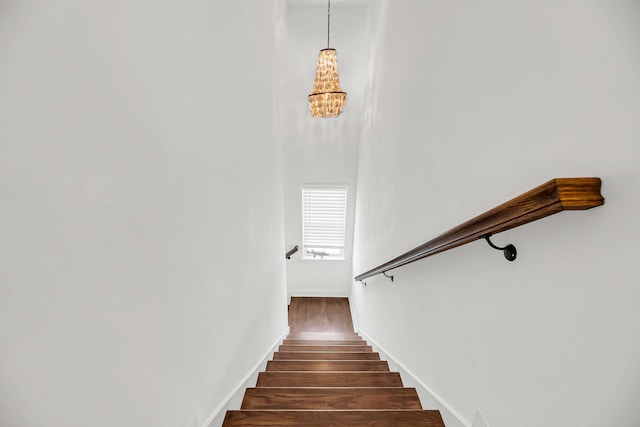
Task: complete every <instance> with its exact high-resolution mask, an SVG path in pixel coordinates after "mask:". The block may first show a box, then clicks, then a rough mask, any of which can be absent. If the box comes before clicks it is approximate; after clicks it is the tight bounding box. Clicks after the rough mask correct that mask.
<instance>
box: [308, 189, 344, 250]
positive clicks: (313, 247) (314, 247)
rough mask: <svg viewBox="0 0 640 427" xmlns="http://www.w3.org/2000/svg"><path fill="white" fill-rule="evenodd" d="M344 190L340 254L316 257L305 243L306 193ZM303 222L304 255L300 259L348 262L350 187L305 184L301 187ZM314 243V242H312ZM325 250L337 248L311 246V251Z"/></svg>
mask: <svg viewBox="0 0 640 427" xmlns="http://www.w3.org/2000/svg"><path fill="white" fill-rule="evenodd" d="M314 189H315V190H329V191H330V190H342V191H343V192H344V210H343V212H342V214H343V219H342V227H343V229H342V246H341V247H340V248H338V249H339V251H340V252H339V254H337V255H331V254H328V255H324V256H323V255H320V254H316V255H315V256H314V255H313V254H310V253H308V250H307V247H308V246H309V245H307V244H306V242H305V224H306V223H307V221H306V217H305V206H306V203H305V202H306V200H305V191H307V190H314ZM301 199H302V200H301V202H302V203H301V208H302V211H301V222H302V224H301V225H302V227H301V228H302V230H301V232H302V239H301V240H302V245H301V246H302V251H301V252H302V254H301V257H300V259H302V260H305V261H344V260H346V256H345V254H346V246H347V211H348V203H349V186H348V185H346V184H303V185H302V187H301ZM312 243H313V242H312ZM316 248H317V249H324V250H330V249H335V248H323V247H318V246H317V245H313V246H311V248H310V249H316Z"/></svg>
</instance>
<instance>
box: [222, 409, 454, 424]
mask: <svg viewBox="0 0 640 427" xmlns="http://www.w3.org/2000/svg"><path fill="white" fill-rule="evenodd" d="M224 426H225V427H258V426H280V427H327V426H358V427H444V423H443V421H442V417H441V416H440V412H438V411H415V410H414V411H229V412H227V416H226V417H225V421H224Z"/></svg>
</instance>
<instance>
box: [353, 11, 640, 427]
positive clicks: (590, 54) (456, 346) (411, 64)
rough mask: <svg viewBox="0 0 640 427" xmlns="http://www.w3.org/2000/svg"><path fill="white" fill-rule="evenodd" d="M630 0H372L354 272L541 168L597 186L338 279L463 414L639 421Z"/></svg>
mask: <svg viewBox="0 0 640 427" xmlns="http://www.w3.org/2000/svg"><path fill="white" fill-rule="evenodd" d="M639 20H640V4H639V3H638V2H637V1H632V0H628V1H625V0H616V1H610V0H594V1H590V2H584V1H578V0H567V1H562V2H557V1H543V2H539V1H536V2H533V1H531V2H508V1H484V2H475V3H474V2H422V1H409V0H403V1H393V2H389V4H388V9H387V15H386V24H385V25H386V33H385V35H384V37H383V41H384V42H383V44H382V45H381V46H380V50H379V56H380V64H379V66H378V70H377V72H378V74H377V75H376V81H377V88H378V92H377V95H376V103H375V106H374V107H375V108H374V110H373V114H372V120H371V126H370V131H369V132H368V133H367V134H366V135H365V139H364V143H363V144H364V145H363V146H362V149H361V155H360V158H359V174H358V188H357V191H358V199H357V205H356V229H355V236H354V274H357V273H361V272H363V271H365V270H368V269H369V268H371V267H374V266H375V265H377V264H379V263H381V262H383V261H386V260H388V259H390V258H392V257H394V256H396V255H398V254H399V253H401V252H403V251H405V250H408V249H411V248H413V247H415V246H417V245H418V244H421V243H423V242H425V241H427V240H429V239H431V238H433V237H435V236H437V235H439V234H441V233H442V232H444V231H446V230H448V229H449V228H451V227H453V226H455V225H458V224H460V223H462V222H463V221H466V220H467V219H470V218H471V217H473V216H475V215H476V214H479V213H482V212H484V211H486V210H488V209H489V208H492V207H494V206H496V205H497V204H499V203H501V202H504V201H506V200H508V199H510V198H511V197H514V196H516V195H518V194H520V193H523V192H525V191H526V190H529V189H531V188H533V187H534V186H536V185H538V184H542V183H543V182H545V181H547V180H548V179H550V178H554V177H572V176H599V177H601V178H602V180H603V183H604V184H603V188H602V192H603V195H604V197H605V198H606V204H605V205H604V206H602V207H599V208H596V209H592V210H590V211H584V212H564V213H561V214H558V215H555V216H552V217H550V218H546V219H544V220H541V221H538V222H535V223H532V224H528V225H525V226H523V227H520V228H517V229H515V230H511V231H509V232H505V233H502V234H499V235H497V236H495V239H494V240H495V242H496V243H497V244H505V243H508V242H513V243H514V244H516V246H517V247H518V259H517V260H516V261H515V262H513V263H509V262H507V261H506V260H505V259H504V258H503V256H502V254H501V253H499V252H497V251H494V250H492V249H490V248H489V247H488V246H487V245H486V243H484V242H480V241H479V242H477V243H472V244H469V245H466V246H463V247H460V248H457V249H454V250H452V251H448V252H445V253H442V254H439V255H437V256H434V257H431V258H427V259H425V260H422V261H419V262H417V263H414V264H411V265H409V266H406V267H403V268H401V269H398V270H394V271H393V274H394V276H395V282H394V283H393V284H391V283H390V282H389V281H388V280H387V279H385V278H384V277H382V276H377V277H375V278H371V279H369V280H368V281H367V282H368V286H367V287H366V288H363V287H362V286H361V285H360V284H359V283H354V284H353V288H352V294H353V295H352V301H353V303H354V306H355V307H354V309H355V312H356V315H357V323H358V325H359V327H360V328H361V330H362V331H364V332H366V333H367V334H368V335H369V336H371V337H372V338H373V339H375V341H376V342H377V343H378V344H379V345H380V346H381V347H384V348H385V349H386V350H387V351H388V353H389V354H392V355H394V356H395V357H396V359H397V360H398V361H399V362H401V363H402V364H403V365H404V366H405V367H406V368H407V369H409V370H410V371H411V372H413V373H414V374H415V375H416V377H417V378H418V379H419V380H420V381H422V382H423V383H424V384H426V385H428V386H429V387H431V388H432V390H433V391H434V393H435V394H436V395H437V396H438V397H439V398H440V399H442V400H443V401H444V402H446V403H448V404H450V405H451V407H452V408H453V409H454V410H455V411H457V412H458V413H459V414H461V416H460V418H461V420H460V421H461V422H462V424H466V425H470V424H471V420H473V418H474V416H475V414H476V410H477V409H481V411H482V413H483V414H484V418H486V422H487V424H488V425H490V426H491V427H512V426H540V425H544V426H559V427H560V426H585V427H588V426H593V427H596V426H604V425H616V426H631V425H638V423H640V411H639V410H638V407H637V397H638V396H639V395H640V365H639V364H638V363H637V361H638V360H640V310H638V301H640V286H638V283H639V280H638V272H637V268H636V262H637V261H636V258H637V247H638V243H637V238H638V236H640V226H639V225H638V224H639V223H638V218H640V197H639V194H640V167H639V166H640V165H639V161H640V140H639V135H640V26H638V22H639ZM450 425H459V423H458V421H456V420H451V423H450Z"/></svg>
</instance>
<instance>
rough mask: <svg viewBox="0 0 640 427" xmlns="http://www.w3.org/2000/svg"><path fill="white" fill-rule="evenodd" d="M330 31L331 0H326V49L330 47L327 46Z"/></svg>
mask: <svg viewBox="0 0 640 427" xmlns="http://www.w3.org/2000/svg"><path fill="white" fill-rule="evenodd" d="M330 29H331V0H327V49H329V48H330V47H331V45H330V44H329V31H330Z"/></svg>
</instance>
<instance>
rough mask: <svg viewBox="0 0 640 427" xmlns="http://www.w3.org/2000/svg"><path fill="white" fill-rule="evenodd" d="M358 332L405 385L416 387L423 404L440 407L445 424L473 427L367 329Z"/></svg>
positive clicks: (448, 425) (451, 426)
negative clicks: (396, 372)
mask: <svg viewBox="0 0 640 427" xmlns="http://www.w3.org/2000/svg"><path fill="white" fill-rule="evenodd" d="M358 333H360V335H362V336H363V337H364V338H365V339H366V340H367V341H368V342H369V344H371V345H372V346H373V347H374V349H375V351H377V352H378V353H380V358H381V359H383V360H387V362H389V367H390V369H391V370H392V371H398V372H400V377H401V378H402V382H403V384H404V385H405V387H415V389H416V391H417V392H418V396H419V397H420V401H421V402H422V406H423V407H425V408H426V409H438V410H439V411H440V415H442V419H443V420H444V424H445V425H446V426H447V427H472V424H471V423H470V422H469V421H467V420H466V419H465V418H464V417H463V416H462V415H460V414H459V413H458V412H457V411H456V410H455V409H453V407H452V406H451V405H449V404H448V403H447V402H446V401H445V400H444V399H443V398H441V397H440V396H438V394H437V393H436V392H435V391H433V390H432V389H431V388H429V387H428V386H427V385H426V384H425V383H423V382H422V381H421V380H420V378H418V377H416V376H415V375H414V374H413V372H411V371H410V370H409V369H407V368H406V367H405V366H404V365H403V364H402V363H400V362H398V360H397V359H396V358H395V357H393V355H391V354H389V352H387V351H386V350H385V349H384V348H382V347H380V345H379V344H378V343H377V342H376V341H375V340H374V339H373V338H371V337H370V336H369V335H368V334H367V333H366V332H365V331H363V330H362V329H358Z"/></svg>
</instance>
